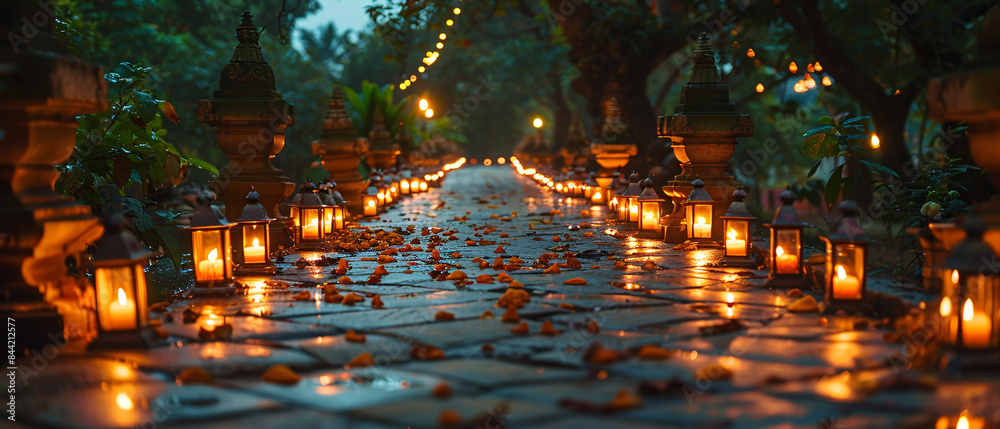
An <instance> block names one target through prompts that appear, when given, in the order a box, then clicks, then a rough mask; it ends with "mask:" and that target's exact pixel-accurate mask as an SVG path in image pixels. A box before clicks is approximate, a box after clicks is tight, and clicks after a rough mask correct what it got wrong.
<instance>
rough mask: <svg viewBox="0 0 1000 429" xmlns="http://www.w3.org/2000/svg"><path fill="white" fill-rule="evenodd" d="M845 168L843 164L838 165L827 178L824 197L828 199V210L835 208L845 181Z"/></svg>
mask: <svg viewBox="0 0 1000 429" xmlns="http://www.w3.org/2000/svg"><path fill="white" fill-rule="evenodd" d="M843 168H844V165H843V164H841V165H838V166H837V168H834V169H833V172H831V173H830V178H829V179H827V180H826V187H825V188H824V189H823V198H824V199H825V200H826V208H827V210H833V205H834V203H836V202H837V197H838V196H839V195H840V188H841V186H842V181H843V179H842V178H841V174H842V173H841V171H842V170H843Z"/></svg>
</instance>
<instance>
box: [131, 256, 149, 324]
mask: <svg viewBox="0 0 1000 429" xmlns="http://www.w3.org/2000/svg"><path fill="white" fill-rule="evenodd" d="M132 267H133V268H135V300H136V303H137V306H138V308H139V324H140V327H145V326H146V325H148V324H149V302H148V299H147V294H148V290H147V289H146V272H145V270H144V269H143V264H135V265H133V266H132Z"/></svg>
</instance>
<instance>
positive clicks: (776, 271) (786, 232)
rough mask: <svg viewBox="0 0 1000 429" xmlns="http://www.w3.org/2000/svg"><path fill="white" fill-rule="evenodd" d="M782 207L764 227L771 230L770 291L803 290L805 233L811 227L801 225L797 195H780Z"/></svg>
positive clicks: (782, 192)
mask: <svg viewBox="0 0 1000 429" xmlns="http://www.w3.org/2000/svg"><path fill="white" fill-rule="evenodd" d="M778 199H780V200H781V206H780V207H778V211H777V212H775V213H774V221H773V222H771V223H769V224H764V226H766V227H768V228H769V229H770V230H771V249H770V267H769V268H770V273H769V274H768V276H767V283H765V285H766V286H768V287H786V288H790V287H802V286H805V285H806V284H808V282H807V281H806V278H805V259H804V256H805V255H804V254H803V248H804V246H803V242H802V238H803V235H802V234H803V232H804V230H805V228H806V227H807V226H809V224H807V223H804V222H800V221H799V213H798V211H797V210H795V206H794V204H795V200H796V197H795V193H794V192H792V190H790V189H785V190H784V191H781V193H780V194H778Z"/></svg>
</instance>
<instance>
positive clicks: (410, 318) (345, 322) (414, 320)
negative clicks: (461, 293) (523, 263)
mask: <svg viewBox="0 0 1000 429" xmlns="http://www.w3.org/2000/svg"><path fill="white" fill-rule="evenodd" d="M439 311H445V312H449V313H452V314H453V315H454V316H455V319H456V320H463V319H475V318H477V317H479V316H481V315H482V314H483V313H484V312H486V311H490V312H492V313H493V315H494V316H496V317H498V318H499V317H500V315H502V314H503V311H504V310H502V309H498V308H495V307H494V302H493V301H488V302H487V301H480V302H467V303H462V304H446V305H435V306H431V307H403V308H385V309H382V310H375V311H359V312H353V313H340V314H331V315H324V316H323V317H322V318H320V319H317V318H315V317H297V318H293V319H290V320H291V321H295V322H301V323H316V324H323V325H330V326H334V327H336V328H338V329H343V330H347V329H354V330H355V331H358V332H361V331H371V330H377V329H384V328H391V327H396V326H403V325H417V324H421V323H432V322H434V321H435V319H434V316H435V315H436V314H437V313H438V312H439ZM566 311H567V310H564V309H559V308H556V307H551V306H543V305H541V304H536V303H534V302H529V303H527V304H525V306H524V308H521V309H518V311H517V312H518V314H520V315H521V316H522V317H538V316H545V315H551V314H559V313H565V312H566Z"/></svg>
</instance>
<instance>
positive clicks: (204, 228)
mask: <svg viewBox="0 0 1000 429" xmlns="http://www.w3.org/2000/svg"><path fill="white" fill-rule="evenodd" d="M233 225H234V224H232V223H229V222H228V221H226V220H225V218H223V219H219V217H218V216H216V214H215V211H214V210H212V206H211V205H210V204H205V205H204V206H202V207H201V208H200V209H198V211H196V212H195V213H194V215H193V216H192V217H191V224H190V225H188V226H187V228H186V230H187V231H190V232H191V260H192V262H193V263H194V288H192V289H191V292H192V294H195V295H206V294H228V293H230V292H232V290H233V287H232V286H233V251H232V245H231V241H230V238H229V228H230V227H232V226H233Z"/></svg>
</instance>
